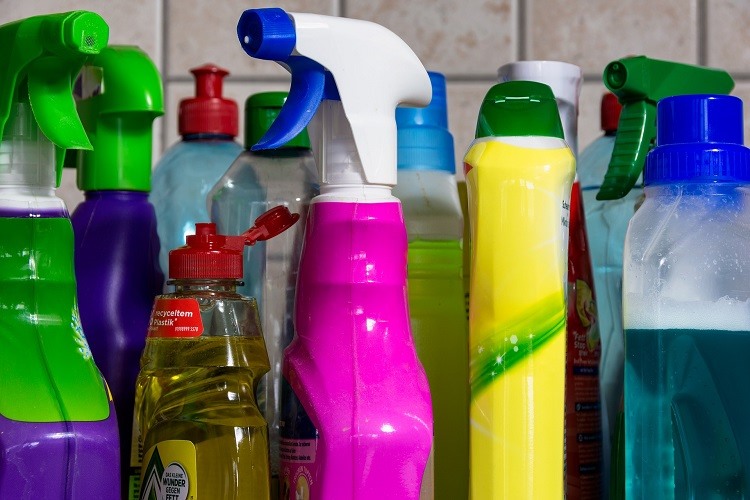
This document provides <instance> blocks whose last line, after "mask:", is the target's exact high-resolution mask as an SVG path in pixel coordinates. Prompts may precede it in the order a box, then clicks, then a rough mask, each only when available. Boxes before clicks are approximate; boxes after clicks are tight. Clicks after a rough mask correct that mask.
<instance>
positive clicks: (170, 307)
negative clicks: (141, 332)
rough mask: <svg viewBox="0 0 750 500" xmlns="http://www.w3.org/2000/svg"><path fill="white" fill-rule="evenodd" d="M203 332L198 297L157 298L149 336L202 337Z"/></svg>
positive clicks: (149, 326)
mask: <svg viewBox="0 0 750 500" xmlns="http://www.w3.org/2000/svg"><path fill="white" fill-rule="evenodd" d="M202 333H203V320H202V319H201V308H200V304H198V301H197V300H196V299H162V298H159V299H156V302H154V308H153V310H152V311H151V321H150V323H149V325H148V336H149V337H168V338H178V337H200V336H201V334H202Z"/></svg>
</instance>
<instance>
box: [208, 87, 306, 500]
mask: <svg viewBox="0 0 750 500" xmlns="http://www.w3.org/2000/svg"><path fill="white" fill-rule="evenodd" d="M286 96H287V93H286V92H264V93H260V94H255V95H252V96H250V97H249V98H248V99H247V101H246V102H245V148H246V149H245V151H243V152H242V154H241V155H240V156H239V157H238V158H237V160H236V161H235V162H234V163H233V164H232V166H231V167H230V168H229V170H227V172H226V173H225V174H224V175H223V176H222V177H221V179H219V182H217V183H216V186H214V188H213V189H212V190H211V192H210V194H209V196H208V204H209V210H210V212H211V220H212V221H213V222H215V223H216V226H217V228H218V230H219V232H221V233H224V234H239V233H241V232H242V231H243V230H244V229H245V228H247V226H248V225H249V223H250V222H251V221H252V220H253V219H254V218H255V217H257V216H258V215H260V214H261V213H263V212H265V211H266V210H268V209H269V208H271V207H273V206H277V205H282V206H286V207H288V208H289V210H291V211H292V212H296V213H299V214H300V215H301V221H300V222H299V223H298V224H296V225H295V226H294V227H292V228H291V229H290V230H288V231H286V232H285V233H284V234H281V235H279V236H278V237H277V238H274V239H273V240H270V241H265V242H259V243H258V244H257V245H255V246H253V247H252V248H250V249H248V251H247V252H246V256H245V262H244V268H245V285H244V286H242V287H240V288H239V291H240V293H243V294H245V295H248V296H251V297H257V298H258V308H259V310H260V318H261V324H262V325H263V333H264V336H265V339H266V347H267V349H268V357H269V360H270V363H271V370H270V372H269V373H268V375H267V376H266V377H264V378H263V380H262V381H261V385H260V389H259V392H258V404H259V406H260V407H261V409H263V410H264V413H265V416H266V419H267V420H268V423H269V437H270V445H271V476H272V484H271V486H272V489H275V488H276V487H277V476H278V473H279V425H280V420H281V414H280V411H281V408H280V407H281V399H282V396H281V393H282V384H283V377H282V374H281V368H282V361H283V356H284V349H285V348H286V347H287V346H288V345H289V343H290V342H291V341H292V338H293V337H294V324H293V321H292V318H293V313H294V294H295V290H296V287H297V268H298V266H299V259H300V253H301V251H302V239H303V237H304V234H305V224H304V221H305V220H306V218H307V209H308V206H309V204H310V200H311V199H312V197H313V196H315V195H317V193H318V184H317V172H316V169H315V161H314V159H313V156H312V153H311V152H310V141H309V139H308V137H307V132H303V133H301V134H300V135H299V136H297V137H296V138H295V139H294V140H292V141H291V142H290V143H288V144H286V145H285V146H284V147H282V148H279V149H274V150H271V151H259V152H254V151H251V150H250V148H251V146H253V145H254V144H255V143H256V142H258V139H260V138H261V137H262V136H263V134H265V133H266V131H267V130H268V128H269V127H270V126H271V123H273V121H274V120H275V119H276V117H277V116H278V114H279V111H280V110H281V106H282V105H283V104H284V102H285V100H286ZM251 276H258V277H262V279H250V277H251Z"/></svg>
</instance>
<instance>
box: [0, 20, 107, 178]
mask: <svg viewBox="0 0 750 500" xmlns="http://www.w3.org/2000/svg"><path fill="white" fill-rule="evenodd" d="M108 38H109V27H108V26H107V23H106V22H105V21H104V19H102V18H101V16H99V15H98V14H95V13H93V12H87V11H74V12H65V13H61V14H50V15H45V16H35V17H29V18H27V19H22V20H20V21H16V22H13V23H9V24H5V25H3V26H0V47H2V49H3V51H4V53H5V55H4V57H3V58H0V140H2V137H3V134H4V132H5V127H6V125H7V124H8V121H9V119H10V118H11V113H12V111H11V110H12V109H14V107H13V104H14V103H29V104H30V106H31V110H32V112H33V115H34V120H35V121H36V123H37V125H38V126H39V129H40V130H41V131H42V133H43V134H44V135H45V136H46V137H47V139H49V140H50V142H52V143H53V144H54V145H55V151H56V165H55V168H56V171H57V184H58V185H59V183H60V178H61V176H62V164H63V160H64V153H65V150H66V149H91V143H90V142H89V140H88V137H87V136H86V132H85V130H84V128H83V125H82V124H81V121H80V119H79V118H78V113H77V112H76V107H75V101H74V99H73V89H72V85H73V81H74V79H75V77H76V75H77V74H78V72H79V71H80V69H81V66H82V65H83V63H84V62H85V61H86V59H87V58H88V57H89V56H91V55H94V54H98V53H99V51H101V50H102V49H103V48H104V47H106V45H107V41H108Z"/></svg>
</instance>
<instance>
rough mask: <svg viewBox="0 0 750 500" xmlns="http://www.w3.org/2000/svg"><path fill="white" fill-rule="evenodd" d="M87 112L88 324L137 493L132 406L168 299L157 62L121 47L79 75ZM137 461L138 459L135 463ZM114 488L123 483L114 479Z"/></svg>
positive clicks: (80, 256) (84, 276)
mask: <svg viewBox="0 0 750 500" xmlns="http://www.w3.org/2000/svg"><path fill="white" fill-rule="evenodd" d="M79 83H80V90H81V93H82V97H84V98H83V99H82V100H79V101H78V111H79V114H80V116H81V119H82V121H83V124H84V127H85V128H86V130H87V132H88V135H89V137H90V139H91V143H92V144H93V146H94V150H93V151H90V152H89V151H87V152H85V153H79V154H78V158H77V161H76V164H77V165H76V167H77V169H78V187H79V188H80V189H82V190H83V191H85V192H86V200H85V201H84V202H83V203H82V204H81V205H79V206H78V208H77V209H76V210H75V212H73V215H72V216H71V219H72V221H73V231H74V233H75V243H76V246H75V265H76V277H77V278H78V298H79V301H80V303H79V307H80V310H81V323H82V324H83V329H84V331H85V332H86V334H87V335H88V339H89V344H90V345H91V351H92V352H93V354H94V358H95V359H96V361H97V363H98V364H99V367H100V368H101V370H102V373H103V374H104V377H105V378H106V379H107V381H108V382H109V387H110V389H111V391H112V394H113V396H114V401H115V408H116V409H117V416H118V421H119V424H120V426H119V427H120V442H121V451H120V462H121V466H122V472H123V473H122V477H121V487H122V493H123V497H124V498H128V496H130V497H132V496H133V495H134V494H137V492H138V485H137V482H138V479H139V476H140V463H139V457H138V442H137V439H138V436H137V434H136V435H135V436H134V435H133V406H134V401H135V381H136V378H137V377H138V369H139V359H140V356H141V351H143V348H144V346H145V344H146V333H147V330H148V324H149V317H150V314H151V307H152V305H153V303H154V298H155V297H156V295H158V294H159V293H161V290H162V287H163V283H164V275H163V274H162V272H161V270H160V269H159V262H158V258H159V237H158V235H157V233H156V214H155V212H154V207H153V206H152V205H151V203H149V201H148V194H149V191H150V189H151V150H152V147H151V141H152V131H151V128H152V123H153V121H154V119H155V118H156V117H157V116H160V115H162V114H163V104H162V103H163V98H162V85H161V79H160V77H159V72H158V71H157V69H156V67H155V66H154V63H153V62H152V61H151V60H150V59H149V58H148V56H147V55H146V54H145V53H144V52H143V51H141V50H140V49H138V48H137V47H125V46H120V47H117V46H112V47H107V48H105V49H103V50H102V51H101V53H100V54H99V55H97V56H96V57H93V58H92V59H91V60H90V61H89V62H88V63H87V65H86V66H85V67H84V69H83V72H82V73H81V77H80V82H79ZM131 455H132V456H131ZM112 480H113V481H114V480H115V478H112Z"/></svg>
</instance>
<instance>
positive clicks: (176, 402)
mask: <svg viewBox="0 0 750 500" xmlns="http://www.w3.org/2000/svg"><path fill="white" fill-rule="evenodd" d="M283 212H284V213H282V214H281V215H280V216H279V217H276V218H275V220H272V221H270V222H268V223H267V222H265V221H264V219H268V214H266V215H264V216H262V217H261V218H259V219H258V221H257V222H256V227H254V228H252V229H251V230H250V231H248V232H246V233H244V234H243V235H241V236H223V235H219V234H216V226H215V224H200V223H199V224H196V234H195V235H191V236H188V238H187V242H188V244H187V246H185V247H181V248H179V249H176V250H173V251H172V252H170V262H171V264H172V267H171V269H170V273H171V275H170V277H171V278H173V281H172V284H173V285H175V292H174V293H171V294H167V295H160V296H159V297H157V299H156V302H155V304H154V310H153V313H152V316H151V323H150V326H149V336H148V339H147V340H146V349H145V350H144V352H143V357H142V358H141V372H140V374H139V376H138V382H137V386H136V415H137V417H138V425H139V429H140V435H141V442H142V446H143V451H144V456H143V461H142V463H143V466H142V469H141V498H151V497H150V496H149V495H151V494H152V493H155V494H156V495H157V496H156V497H157V498H162V497H160V496H158V495H159V494H161V493H164V491H163V488H164V487H167V488H171V491H170V490H167V491H166V493H172V494H173V495H176V496H174V497H173V498H193V497H196V498H223V499H258V500H267V499H268V498H269V496H270V483H269V466H268V426H267V423H266V420H265V419H264V418H263V415H262V413H261V411H260V410H259V408H258V406H257V403H256V391H257V386H258V382H259V380H260V378H261V377H262V376H263V375H264V374H265V373H266V372H267V371H268V369H269V363H268V356H267V354H266V349H265V342H264V340H263V333H262V330H261V327H260V322H259V318H258V309H257V305H256V302H255V299H253V298H247V297H244V296H242V295H240V294H238V293H237V286H238V285H240V284H241V283H242V282H241V281H240V279H241V277H242V249H243V248H244V245H246V244H250V245H252V244H254V243H255V241H256V240H260V239H267V238H270V237H273V236H275V234H278V233H279V232H281V231H283V230H284V229H286V227H289V226H290V224H293V223H294V222H293V221H294V220H296V219H294V217H289V215H290V214H289V212H288V211H286V210H285V209H284V210H283ZM273 213H278V210H275V211H274V212H273ZM285 217H286V219H285ZM297 217H298V216H297ZM264 231H267V232H265V234H264ZM175 464H176V466H175Z"/></svg>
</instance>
